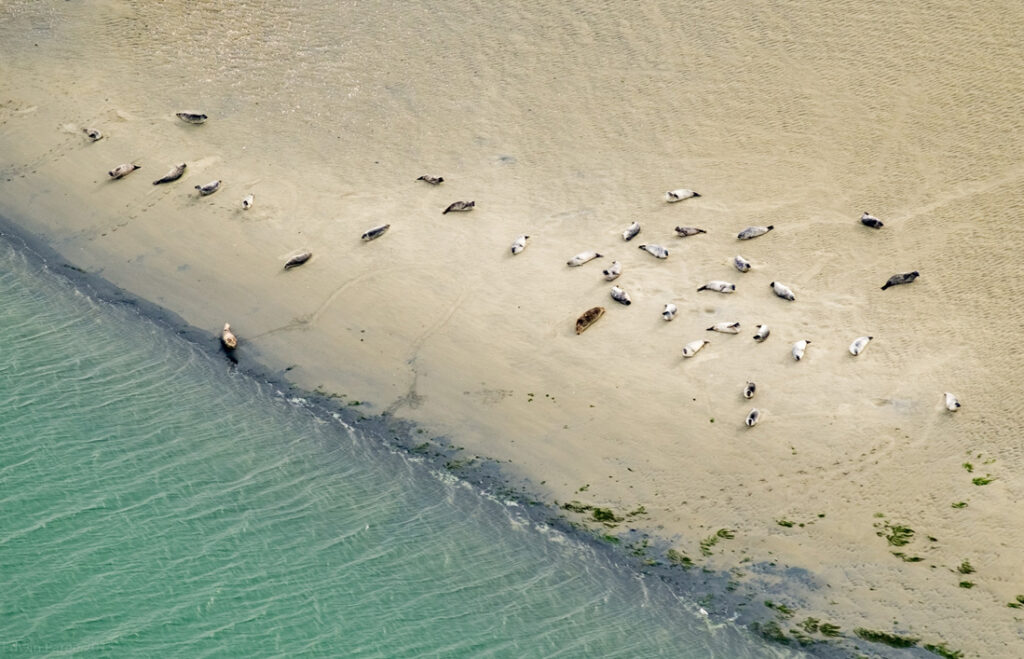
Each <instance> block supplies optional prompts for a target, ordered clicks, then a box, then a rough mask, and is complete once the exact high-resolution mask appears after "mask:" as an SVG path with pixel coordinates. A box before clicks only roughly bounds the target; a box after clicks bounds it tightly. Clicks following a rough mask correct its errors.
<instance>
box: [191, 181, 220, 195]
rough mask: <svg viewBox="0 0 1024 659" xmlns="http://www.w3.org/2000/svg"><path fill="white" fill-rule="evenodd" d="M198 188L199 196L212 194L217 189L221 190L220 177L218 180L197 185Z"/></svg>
mask: <svg viewBox="0 0 1024 659" xmlns="http://www.w3.org/2000/svg"><path fill="white" fill-rule="evenodd" d="M196 190H199V196H200V197H205V196H206V195H211V194H213V193H214V192H216V191H217V190H220V179H218V180H216V181H210V182H209V183H207V184H206V185H197V186H196Z"/></svg>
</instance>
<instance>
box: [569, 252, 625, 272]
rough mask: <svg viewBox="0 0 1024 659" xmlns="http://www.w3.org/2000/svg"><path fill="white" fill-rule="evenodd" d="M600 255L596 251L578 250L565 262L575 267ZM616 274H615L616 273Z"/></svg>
mask: <svg viewBox="0 0 1024 659" xmlns="http://www.w3.org/2000/svg"><path fill="white" fill-rule="evenodd" d="M601 256H602V255H601V254H598V253H597V252H580V253H579V254H577V255H576V256H574V257H572V258H571V259H569V260H568V261H566V262H565V264H566V265H567V266H569V267H572V268H575V267H577V266H581V265H583V264H584V263H586V262H587V261H593V260H594V259H597V258H600V257H601ZM616 276H617V275H616Z"/></svg>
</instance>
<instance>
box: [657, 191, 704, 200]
mask: <svg viewBox="0 0 1024 659" xmlns="http://www.w3.org/2000/svg"><path fill="white" fill-rule="evenodd" d="M699 196H700V193H697V192H694V191H693V190H689V189H687V188H679V189H678V190H669V191H668V192H666V193H665V201H667V202H676V201H682V200H683V199H689V198H690V197H699Z"/></svg>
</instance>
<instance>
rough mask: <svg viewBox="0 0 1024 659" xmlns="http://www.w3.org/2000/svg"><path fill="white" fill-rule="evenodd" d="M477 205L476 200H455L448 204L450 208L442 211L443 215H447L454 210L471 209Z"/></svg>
mask: <svg viewBox="0 0 1024 659" xmlns="http://www.w3.org/2000/svg"><path fill="white" fill-rule="evenodd" d="M474 206H476V202H475V201H453V202H452V203H450V204H448V208H446V209H444V210H443V211H441V215H447V214H448V213H451V212H452V211H471V210H473V207H474Z"/></svg>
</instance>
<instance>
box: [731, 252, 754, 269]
mask: <svg viewBox="0 0 1024 659" xmlns="http://www.w3.org/2000/svg"><path fill="white" fill-rule="evenodd" d="M732 264H733V265H734V266H736V269H737V270H739V271H740V272H748V271H749V270H750V261H748V260H746V259H745V258H743V257H742V256H740V255H739V254H737V255H736V256H735V257H734V258H733V260H732Z"/></svg>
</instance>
